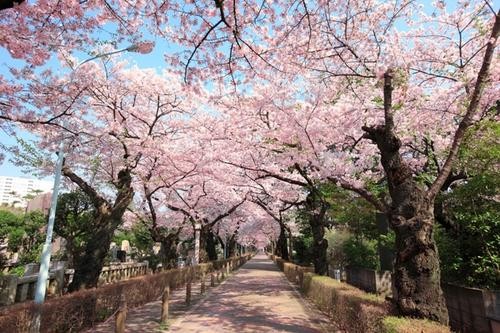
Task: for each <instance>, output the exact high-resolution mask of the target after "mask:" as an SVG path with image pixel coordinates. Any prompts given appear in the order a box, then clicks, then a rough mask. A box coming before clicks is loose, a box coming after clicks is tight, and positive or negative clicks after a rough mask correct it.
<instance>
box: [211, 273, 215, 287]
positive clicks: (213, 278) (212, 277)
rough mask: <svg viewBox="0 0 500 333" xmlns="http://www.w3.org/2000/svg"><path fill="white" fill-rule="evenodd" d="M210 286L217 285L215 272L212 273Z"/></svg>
mask: <svg viewBox="0 0 500 333" xmlns="http://www.w3.org/2000/svg"><path fill="white" fill-rule="evenodd" d="M210 287H215V276H214V273H213V272H212V273H210Z"/></svg>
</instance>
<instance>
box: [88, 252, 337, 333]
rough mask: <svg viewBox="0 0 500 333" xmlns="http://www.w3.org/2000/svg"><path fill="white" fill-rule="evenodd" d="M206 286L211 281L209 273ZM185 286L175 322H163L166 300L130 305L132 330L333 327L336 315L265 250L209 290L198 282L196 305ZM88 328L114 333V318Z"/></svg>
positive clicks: (177, 298)
mask: <svg viewBox="0 0 500 333" xmlns="http://www.w3.org/2000/svg"><path fill="white" fill-rule="evenodd" d="M206 286H207V288H209V286H210V277H209V276H207V280H206ZM185 293H186V291H185V288H180V289H177V290H174V291H172V294H171V298H170V311H169V314H170V315H169V322H168V325H166V326H160V324H159V318H160V312H161V302H160V301H159V300H158V301H156V302H151V303H148V304H146V305H144V306H142V307H139V308H135V309H130V310H129V312H128V314H127V321H126V329H125V332H126V333H148V332H154V333H169V332H173V333H233V332H234V333H267V332H291V333H332V332H339V331H337V330H336V329H335V328H334V327H333V326H330V325H332V324H331V321H330V320H329V319H328V318H327V317H325V316H324V315H323V314H321V313H320V312H319V311H318V310H317V309H315V308H314V306H312V305H309V303H308V302H307V301H306V300H304V299H303V298H302V297H301V295H300V294H299V293H298V292H297V291H296V290H295V289H294V287H293V286H292V285H291V284H290V283H289V282H288V280H287V279H286V278H285V276H284V274H283V273H282V272H281V271H279V270H278V267H276V265H275V264H274V263H273V262H272V261H271V260H270V259H268V258H267V256H265V255H256V256H255V257H254V258H253V259H252V260H250V261H249V262H247V263H246V264H245V265H243V266H242V267H241V268H240V269H239V270H237V271H236V272H233V274H232V275H230V277H229V278H228V279H227V280H225V281H224V282H222V283H221V284H220V285H218V286H216V287H215V288H209V290H208V293H207V294H205V295H201V293H200V283H199V281H198V282H196V283H193V289H192V295H193V296H192V305H191V306H187V305H186V304H185V302H184V299H185V295H186V294H185ZM87 332H88V333H90V332H92V333H113V332H114V318H113V317H111V318H109V320H107V321H106V322H104V323H101V324H99V325H97V326H96V327H93V328H92V329H90V330H88V331H87Z"/></svg>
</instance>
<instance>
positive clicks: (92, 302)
mask: <svg viewBox="0 0 500 333" xmlns="http://www.w3.org/2000/svg"><path fill="white" fill-rule="evenodd" d="M250 256H251V255H246V256H244V257H235V258H229V259H226V260H221V261H217V262H213V263H212V262H211V263H205V264H200V265H197V266H190V267H184V268H179V269H171V270H167V271H164V272H161V273H157V274H151V275H143V276H139V277H135V278H132V279H129V280H126V281H120V282H117V283H113V284H109V285H105V286H102V287H99V288H94V289H86V290H81V291H78V292H75V293H71V294H67V295H63V296H60V297H54V298H51V299H48V300H47V301H46V302H45V303H44V304H43V305H42V307H41V315H42V325H41V328H40V331H41V332H42V333H44V332H50V333H54V332H64V333H66V332H79V331H81V330H83V329H86V328H90V327H92V326H93V325H95V324H96V323H98V322H102V321H104V320H106V319H107V318H109V317H110V316H111V315H113V314H114V313H115V312H116V311H117V310H118V308H119V304H120V300H121V298H122V297H125V300H126V302H127V306H128V307H129V308H134V307H137V306H141V305H143V304H146V303H149V302H152V301H155V300H157V299H159V298H161V296H162V294H163V291H164V289H165V287H166V286H167V285H168V286H170V288H171V289H175V288H178V287H180V286H182V285H184V284H185V283H186V282H187V281H188V280H190V279H193V280H194V279H196V278H197V277H199V276H201V275H202V274H203V273H207V272H210V271H212V270H213V269H214V268H215V267H221V268H222V267H224V265H225V264H226V263H228V262H231V263H232V264H233V267H239V266H241V265H242V264H243V263H245V262H246V261H247V260H248V259H249V258H250ZM215 269H217V268H215ZM34 313H35V304H34V303H33V302H24V303H20V304H15V305H13V306H9V307H5V308H1V309H0V332H9V333H22V332H29V330H30V324H31V322H32V319H33V315H34Z"/></svg>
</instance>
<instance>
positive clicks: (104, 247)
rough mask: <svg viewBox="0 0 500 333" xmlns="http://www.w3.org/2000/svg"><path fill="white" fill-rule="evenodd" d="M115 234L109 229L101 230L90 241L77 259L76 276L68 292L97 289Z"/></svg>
mask: <svg viewBox="0 0 500 333" xmlns="http://www.w3.org/2000/svg"><path fill="white" fill-rule="evenodd" d="M113 232H114V230H111V229H109V228H100V229H98V230H96V232H95V233H94V234H93V236H92V238H90V239H89V240H88V242H87V244H86V246H85V251H84V253H83V254H82V255H81V256H79V257H77V258H75V266H74V267H75V274H74V275H73V281H72V282H71V284H70V285H69V286H68V292H73V291H77V290H80V289H85V288H93V287H97V283H98V282H99V275H101V271H102V267H103V266H104V260H105V259H106V255H107V254H108V251H109V246H110V244H111V237H112V236H113Z"/></svg>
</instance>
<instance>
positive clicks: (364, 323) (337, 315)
mask: <svg viewBox="0 0 500 333" xmlns="http://www.w3.org/2000/svg"><path fill="white" fill-rule="evenodd" d="M273 257H274V258H273V259H274V261H275V262H276V264H277V265H278V267H280V268H281V269H282V270H283V272H284V274H285V276H286V277H287V278H288V279H289V280H290V281H292V282H295V283H298V284H299V285H300V287H301V289H302V291H303V293H304V294H305V295H306V296H307V297H308V298H309V299H310V300H311V301H312V302H313V303H315V304H316V306H317V307H318V308H319V309H320V310H322V311H323V312H325V313H326V314H328V315H329V316H330V317H331V318H332V319H333V320H334V321H335V323H336V324H337V325H338V327H339V329H341V330H343V331H346V332H350V333H354V332H359V333H365V332H366V333H371V332H373V333H379V332H381V333H449V332H450V330H449V328H448V327H445V326H442V325H440V324H438V323H434V322H431V321H428V320H421V319H411V318H400V317H394V316H391V314H393V313H395V310H394V309H393V308H392V306H391V304H390V303H389V302H387V301H386V300H385V299H384V298H383V297H381V296H377V295H375V294H370V293H366V292H364V291H362V290H360V289H358V288H356V287H353V286H351V285H349V284H347V283H343V282H339V281H337V280H334V279H332V278H330V277H327V276H320V275H316V274H314V273H313V272H312V271H314V269H313V268H311V267H303V266H298V265H295V264H292V263H289V262H287V261H285V260H283V259H281V258H279V257H275V256H273Z"/></svg>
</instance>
